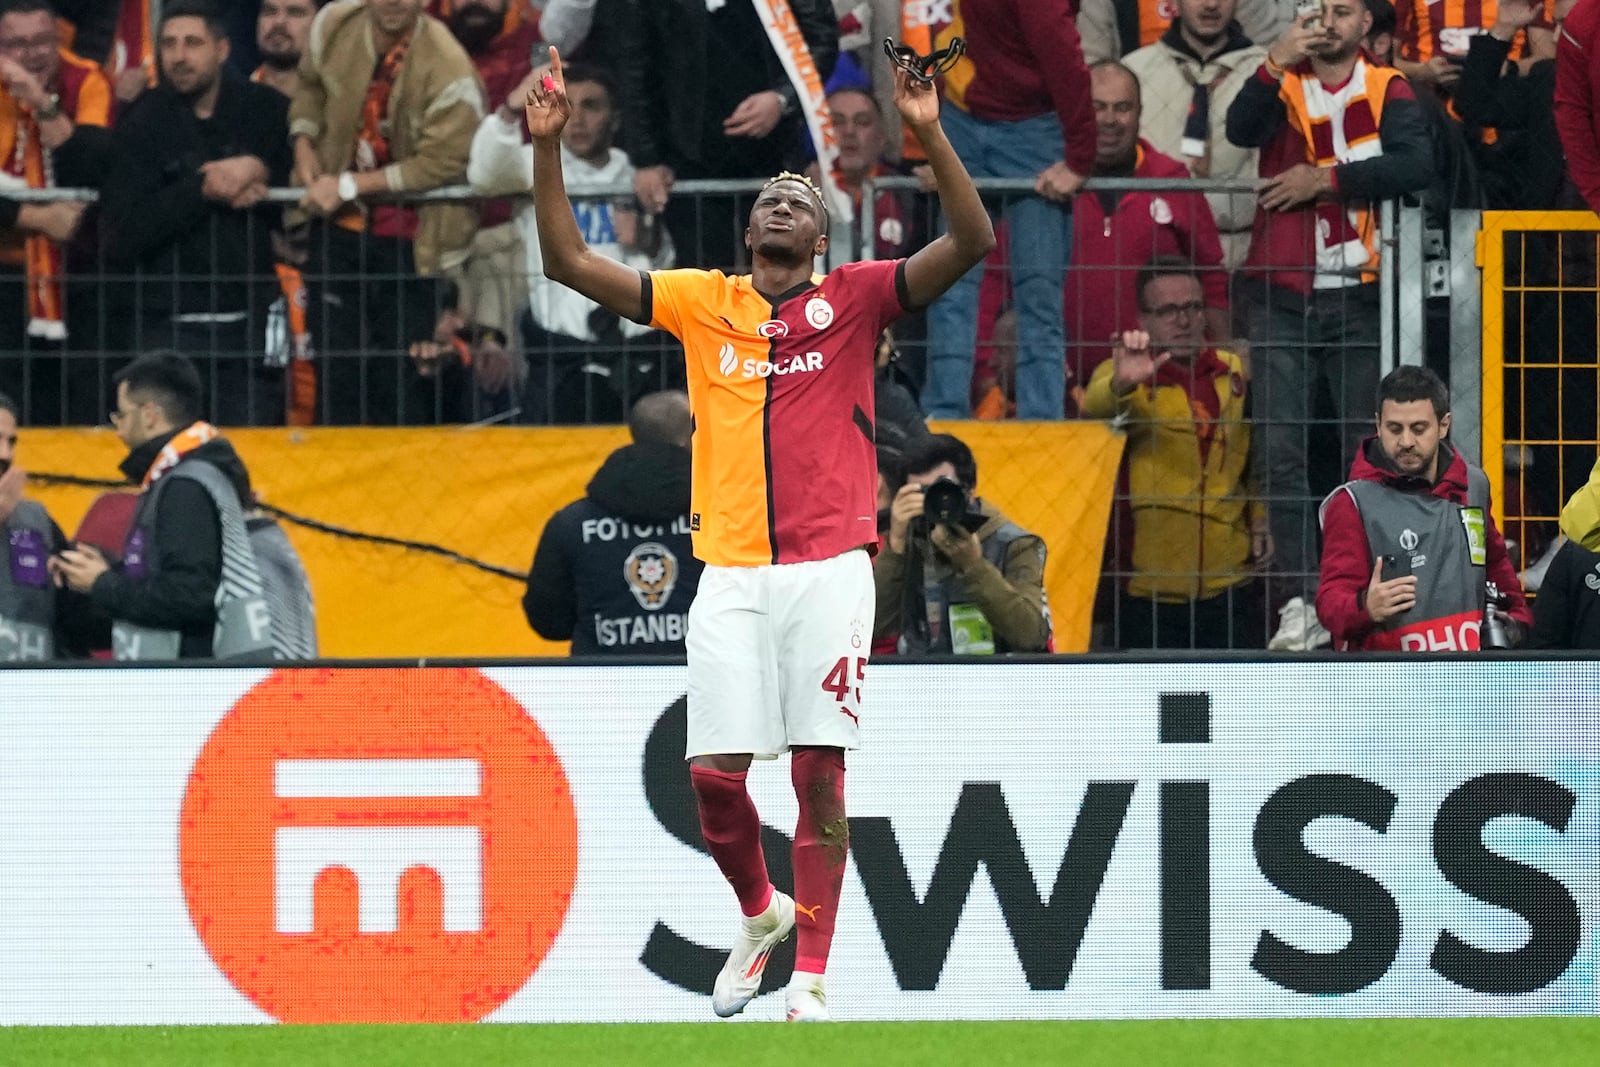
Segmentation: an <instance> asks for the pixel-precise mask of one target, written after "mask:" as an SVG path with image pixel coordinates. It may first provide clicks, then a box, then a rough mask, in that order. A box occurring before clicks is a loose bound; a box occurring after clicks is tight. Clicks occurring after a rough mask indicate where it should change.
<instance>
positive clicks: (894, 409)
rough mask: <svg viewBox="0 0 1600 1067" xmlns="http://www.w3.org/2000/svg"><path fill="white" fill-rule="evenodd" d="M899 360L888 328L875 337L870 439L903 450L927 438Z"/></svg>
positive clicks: (923, 422)
mask: <svg viewBox="0 0 1600 1067" xmlns="http://www.w3.org/2000/svg"><path fill="white" fill-rule="evenodd" d="M900 359H901V357H900V348H899V346H898V345H897V344H895V334H894V329H893V328H892V327H891V328H890V329H887V330H884V331H883V336H881V337H879V338H878V350H877V352H876V353H875V354H874V366H875V367H876V368H877V370H876V373H874V375H873V385H872V427H873V440H874V441H876V442H877V443H878V444H880V445H885V446H887V447H889V448H892V449H894V450H896V451H897V452H901V453H905V452H907V451H909V450H910V449H911V447H912V446H913V445H918V444H921V443H922V442H923V441H924V440H925V439H926V438H927V436H928V420H927V416H925V415H923V413H922V408H921V407H919V406H918V404H917V396H916V394H915V393H914V392H912V391H911V387H910V386H909V385H908V384H907V383H906V380H905V377H904V375H903V374H902V373H901V371H900ZM895 488H899V486H896V487H895Z"/></svg>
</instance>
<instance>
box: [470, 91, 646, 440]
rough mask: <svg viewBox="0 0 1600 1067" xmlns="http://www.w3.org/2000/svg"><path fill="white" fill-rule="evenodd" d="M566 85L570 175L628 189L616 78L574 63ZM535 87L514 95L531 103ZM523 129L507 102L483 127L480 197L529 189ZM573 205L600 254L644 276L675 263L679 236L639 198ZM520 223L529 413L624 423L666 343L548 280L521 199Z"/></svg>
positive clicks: (476, 181) (478, 154)
mask: <svg viewBox="0 0 1600 1067" xmlns="http://www.w3.org/2000/svg"><path fill="white" fill-rule="evenodd" d="M566 79H567V96H568V99H570V100H571V102H572V118H571V119H570V120H568V122H567V125H566V128H565V129H564V130H563V131H562V134H561V172H562V176H563V178H564V179H565V181H566V182H568V183H570V184H572V185H574V186H578V187H579V188H582V187H583V186H586V185H587V186H621V187H624V188H626V187H627V186H628V184H629V183H630V182H631V181H632V180H633V165H632V164H631V163H629V162H628V157H627V155H625V154H624V153H623V151H622V150H621V149H620V148H617V147H615V146H614V145H613V144H612V140H613V138H614V137H615V136H616V132H617V126H618V122H619V116H618V115H617V112H616V108H615V106H614V104H613V101H614V99H615V96H614V93H613V90H612V85H611V82H610V80H609V79H608V78H606V77H605V76H604V75H602V74H601V73H600V72H599V71H597V70H594V69H592V68H584V67H579V66H573V67H569V68H568V69H567V72H566ZM531 84H532V83H531V81H530V82H529V85H525V86H523V87H522V91H521V92H520V93H514V94H512V99H513V100H520V99H522V98H523V97H525V96H526V95H527V90H528V88H529V87H530V86H531ZM521 123H522V112H521V110H520V107H518V108H516V109H513V108H512V107H509V106H507V107H501V108H499V109H498V110H497V111H495V112H494V113H493V114H491V115H488V116H487V117H485V118H484V120H483V122H482V123H480V124H479V126H478V133H477V136H476V137H474V138H473V141H472V160H471V163H470V164H469V165H468V168H467V180H468V181H470V182H471V183H472V187H473V189H474V190H475V191H477V192H479V193H483V194H486V195H493V194H502V193H509V192H522V193H526V192H527V190H528V189H529V188H530V187H531V186H532V184H533V146H532V145H530V144H525V143H524V142H523V139H522V125H521ZM572 207H573V211H574V212H575V213H576V215H577V218H578V226H579V229H581V230H582V231H583V235H584V240H585V241H586V242H587V243H588V245H589V247H590V249H592V250H593V251H595V252H597V253H598V254H600V255H603V256H606V257H607V258H609V259H614V260H616V261H617V262H619V263H626V264H628V265H629V266H632V267H634V268H636V269H638V270H644V271H649V270H663V269H665V268H667V267H670V266H672V262H673V247H672V241H671V239H670V238H669V237H668V236H667V235H666V234H664V233H663V232H662V230H661V227H659V226H658V225H657V224H656V220H655V219H654V218H653V217H652V216H650V215H645V214H642V213H640V212H639V210H638V209H637V207H636V205H635V203H634V201H633V198H632V197H624V198H620V199H619V198H615V197H595V198H593V199H574V200H573V202H572ZM516 221H517V225H518V226H519V227H520V228H521V234H522V236H521V246H522V248H523V249H524V250H525V252H526V255H527V258H526V260H525V262H524V263H523V264H520V265H519V266H520V269H521V270H522V271H525V272H526V274H527V278H528V289H527V299H528V309H527V310H526V311H525V312H523V315H522V336H523V345H524V348H525V350H526V352H527V354H528V356H529V359H530V362H531V366H530V370H529V373H528V375H527V382H528V384H527V389H526V390H525V393H524V398H523V408H524V415H525V416H526V418H527V420H528V421H531V422H536V423H581V422H620V421H621V420H622V415H623V412H625V411H627V410H628V407H629V404H630V403H631V401H632V399H633V397H635V396H637V395H638V394H639V393H640V392H642V391H645V390H644V389H642V388H641V383H643V382H645V381H647V380H648V379H649V378H650V377H651V376H654V378H655V379H656V380H657V381H659V380H660V378H661V377H662V374H663V360H664V359H665V356H666V349H665V345H664V341H665V339H664V338H663V336H662V335H661V334H660V333H659V332H658V331H655V330H651V329H650V328H649V327H647V326H642V325H640V324H639V323H636V322H631V321H629V320H627V319H623V318H620V317H618V316H617V315H615V314H613V313H611V312H609V311H606V310H605V309H604V308H602V307H601V306H600V305H599V304H597V303H595V302H594V301H593V300H590V299H589V298H588V297H586V296H583V295H582V294H580V293H578V292H576V291H574V290H572V289H569V288H568V287H566V286H564V285H561V284H559V283H557V282H553V281H551V280H550V279H549V278H548V277H546V275H545V273H544V261H543V253H542V251H541V246H540V243H539V228H538V224H537V220H536V219H535V217H534V211H533V201H532V200H531V199H529V198H527V197H524V198H523V199H522V201H521V203H520V205H519V207H518V208H517V216H516Z"/></svg>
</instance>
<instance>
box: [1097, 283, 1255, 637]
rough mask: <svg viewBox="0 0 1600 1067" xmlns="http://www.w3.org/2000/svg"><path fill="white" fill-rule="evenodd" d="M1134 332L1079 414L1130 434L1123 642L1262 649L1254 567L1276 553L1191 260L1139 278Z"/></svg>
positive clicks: (1241, 396) (1223, 355)
mask: <svg viewBox="0 0 1600 1067" xmlns="http://www.w3.org/2000/svg"><path fill="white" fill-rule="evenodd" d="M1138 295H1139V327H1140V328H1139V329H1137V330H1128V331H1125V332H1124V333H1122V334H1121V336H1120V337H1118V338H1117V339H1116V342H1117V343H1116V344H1115V345H1114V347H1113V352H1112V357H1111V359H1109V360H1107V361H1106V362H1104V363H1102V364H1100V366H1099V367H1097V368H1095V372H1094V375H1093V376H1092V377H1091V378H1090V380H1089V387H1088V391H1087V392H1086V394H1085V396H1084V399H1083V404H1082V410H1083V413H1084V414H1085V415H1087V416H1090V417H1094V418H1115V419H1116V420H1117V421H1118V422H1120V423H1121V424H1122V425H1123V426H1124V427H1125V428H1126V430H1127V434H1128V452H1127V457H1126V462H1127V472H1128V485H1129V497H1130V501H1129V502H1130V505H1131V507H1132V511H1133V565H1132V568H1131V571H1130V573H1129V574H1128V575H1127V582H1126V592H1125V594H1123V595H1122V596H1120V597H1119V598H1118V599H1119V606H1118V607H1119V610H1118V611H1117V617H1116V620H1115V622H1116V629H1115V633H1116V645H1117V647H1118V648H1161V649H1188V648H1260V647H1262V645H1263V643H1264V639H1265V626H1264V622H1263V618H1262V609H1261V607H1260V605H1259V604H1258V602H1257V597H1256V596H1255V595H1254V593H1255V590H1254V585H1255V581H1254V579H1255V573H1256V570H1257V568H1259V567H1261V566H1263V565H1264V564H1266V563H1267V561H1268V560H1270V559H1271V557H1272V535H1271V534H1270V533H1269V532H1268V529H1267V521H1266V511H1265V509H1264V508H1263V507H1262V506H1261V502H1260V501H1259V500H1258V499H1256V495H1255V493H1254V492H1253V486H1252V484H1251V479H1250V477H1249V470H1250V425H1249V422H1248V420H1247V418H1246V407H1245V390H1246V384H1247V376H1246V371H1245V367H1244V365H1243V362H1242V361H1241V360H1240V359H1239V357H1238V356H1237V355H1235V354H1234V353H1232V352H1229V351H1226V350H1221V349H1215V348H1209V347H1207V346H1206V342H1205V317H1204V315H1205V294H1204V291H1203V290H1202V289H1201V286H1200V278H1199V275H1198V274H1197V273H1196V272H1195V269H1194V267H1193V266H1191V265H1190V264H1189V263H1188V262H1187V261H1185V260H1182V259H1177V258H1173V257H1168V256H1162V257H1157V258H1156V259H1154V260H1152V261H1151V262H1150V263H1149V264H1148V265H1147V266H1145V267H1143V268H1141V270H1140V272H1139V276H1138Z"/></svg>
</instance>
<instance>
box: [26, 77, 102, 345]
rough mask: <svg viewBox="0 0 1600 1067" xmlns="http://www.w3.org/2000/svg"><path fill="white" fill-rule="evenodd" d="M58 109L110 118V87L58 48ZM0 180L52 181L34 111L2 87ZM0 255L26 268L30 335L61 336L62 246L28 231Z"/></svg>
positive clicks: (86, 121)
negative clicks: (59, 103) (1, 176)
mask: <svg viewBox="0 0 1600 1067" xmlns="http://www.w3.org/2000/svg"><path fill="white" fill-rule="evenodd" d="M58 78H59V82H60V85H59V88H60V94H61V109H62V110H63V111H64V112H66V113H67V114H68V115H70V116H71V117H72V119H73V121H75V122H76V123H78V124H79V125H90V126H105V125H108V124H109V122H110V120H111V88H110V84H109V83H108V82H107V81H106V80H105V78H104V77H103V76H101V74H100V72H99V71H98V70H97V69H96V68H95V66H94V65H93V64H92V63H88V62H86V61H85V60H82V59H79V58H78V57H76V56H74V55H72V54H71V53H69V52H67V51H66V50H65V49H62V50H61V72H60V74H59V75H58ZM0 172H3V174H4V175H5V178H4V179H0V182H4V183H6V184H11V185H14V186H23V187H26V188H29V189H49V188H52V187H54V186H55V184H56V182H55V169H54V167H53V166H52V164H51V159H50V153H49V152H48V151H46V150H45V147H44V143H43V142H42V141H40V139H39V123H38V121H37V120H36V119H35V118H34V116H33V112H32V111H31V110H29V109H28V108H25V107H23V106H22V105H21V104H19V103H18V102H17V100H16V99H15V98H14V97H12V96H11V94H9V93H7V92H5V90H4V89H0ZM0 260H4V261H6V262H9V263H11V264H12V265H14V266H21V267H23V268H24V269H25V270H26V271H27V281H28V289H27V314H28V336H30V337H38V338H43V339H46V340H52V341H59V340H62V339H64V338H65V337H66V336H67V328H66V323H65V320H64V317H63V314H62V310H63V302H62V296H61V275H62V269H63V266H64V264H63V261H62V255H61V247H60V246H59V245H57V244H56V243H55V242H54V241H52V240H50V239H49V238H48V237H45V236H44V235H43V234H37V233H36V234H29V235H27V236H26V237H25V238H23V239H21V240H20V241H15V242H12V243H10V244H9V245H8V246H4V247H0Z"/></svg>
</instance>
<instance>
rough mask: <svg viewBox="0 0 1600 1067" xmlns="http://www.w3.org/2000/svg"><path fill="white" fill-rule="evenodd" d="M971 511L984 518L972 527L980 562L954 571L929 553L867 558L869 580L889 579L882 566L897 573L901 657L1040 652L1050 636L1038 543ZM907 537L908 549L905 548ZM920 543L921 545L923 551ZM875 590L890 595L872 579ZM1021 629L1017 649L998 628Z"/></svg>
mask: <svg viewBox="0 0 1600 1067" xmlns="http://www.w3.org/2000/svg"><path fill="white" fill-rule="evenodd" d="M978 503H979V508H980V510H981V511H982V512H983V514H984V516H985V518H986V519H987V521H986V522H985V523H984V524H983V526H981V527H980V528H979V529H978V531H977V537H978V542H979V544H980V545H981V547H982V549H983V558H984V561H985V562H986V563H987V564H988V565H989V566H988V567H980V568H977V569H976V570H975V571H974V572H973V573H972V574H969V575H965V576H963V575H960V574H957V573H956V572H955V571H954V570H952V569H951V567H950V566H949V565H948V564H947V563H945V562H944V561H943V560H941V559H940V558H939V557H938V556H936V555H935V554H934V553H933V552H932V551H931V550H928V551H926V552H923V551H914V550H912V549H911V548H910V547H908V549H907V552H906V555H905V556H897V555H894V554H893V553H890V552H884V553H883V554H881V555H880V557H879V559H878V560H877V561H875V563H874V577H875V579H877V580H878V581H880V582H883V581H884V580H887V582H888V584H889V585H891V586H892V585H893V584H895V581H896V577H895V576H894V575H893V574H891V573H889V572H888V571H886V572H884V573H879V572H878V570H877V568H878V567H880V566H885V565H887V567H888V568H889V571H893V570H899V571H900V572H901V575H902V578H901V580H900V581H899V583H898V584H899V588H898V589H893V590H892V595H894V596H895V597H897V601H898V603H899V605H900V613H899V614H900V636H899V642H898V645H897V651H898V652H899V653H900V654H901V655H921V654H924V653H930V652H954V653H957V654H963V655H993V654H996V653H1006V652H1043V651H1046V650H1047V649H1048V647H1049V641H1050V609H1049V605H1048V603H1046V601H1045V599H1044V562H1045V546H1044V541H1043V540H1042V539H1041V538H1040V537H1039V536H1038V535H1036V534H1031V533H1029V532H1028V531H1027V530H1024V529H1023V528H1022V527H1020V526H1018V525H1017V524H1016V523H1014V522H1012V521H1010V520H1009V519H1007V518H1006V517H1005V516H1003V515H1001V514H1000V513H999V512H998V511H996V510H995V509H994V508H993V507H992V506H990V505H989V504H987V503H986V502H983V501H981V500H980V501H979V502H978ZM909 543H910V541H909V539H908V546H909ZM925 547H926V545H925V542H924V548H925ZM879 588H880V590H881V592H880V599H882V594H883V593H888V592H891V590H890V589H886V588H885V587H884V585H882V584H880V585H879ZM1019 631H1020V632H1026V633H1030V634H1031V635H1032V636H1030V638H1029V644H1028V645H1027V646H1024V647H1019V646H1018V645H1017V644H1016V643H1015V642H1013V641H1008V640H1007V639H1006V636H1005V635H1006V633H1008V632H1012V633H1016V632H1019Z"/></svg>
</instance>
